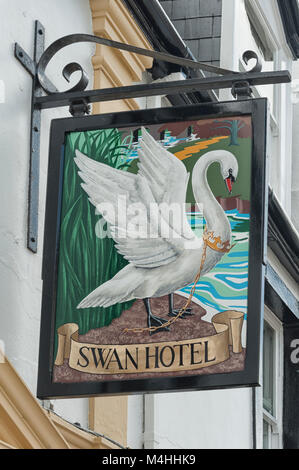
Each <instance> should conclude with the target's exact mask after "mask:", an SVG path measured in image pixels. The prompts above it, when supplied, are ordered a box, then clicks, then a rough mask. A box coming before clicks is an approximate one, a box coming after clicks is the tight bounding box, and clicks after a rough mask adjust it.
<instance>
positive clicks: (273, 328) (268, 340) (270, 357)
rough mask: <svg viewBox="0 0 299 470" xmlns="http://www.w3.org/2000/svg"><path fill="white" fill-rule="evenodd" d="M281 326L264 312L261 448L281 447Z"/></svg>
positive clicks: (274, 318)
mask: <svg viewBox="0 0 299 470" xmlns="http://www.w3.org/2000/svg"><path fill="white" fill-rule="evenodd" d="M282 339H283V337H282V326H281V324H280V322H279V320H277V319H276V317H275V316H274V315H273V314H272V313H271V312H270V311H269V312H265V322H264V347H263V448H264V449H279V448H281V447H282V400H283V398H282V379H283V370H282V367H283V361H282V358H281V352H282V344H283V343H282Z"/></svg>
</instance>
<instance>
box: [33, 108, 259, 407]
mask: <svg viewBox="0 0 299 470" xmlns="http://www.w3.org/2000/svg"><path fill="white" fill-rule="evenodd" d="M266 110H267V101H266V100H265V99H257V100H245V101H234V102H227V103H208V104H202V105H194V106H193V105H192V106H185V107H179V108H174V107H172V108H162V109H153V110H145V111H144V110H142V111H134V112H123V113H114V114H106V115H94V116H86V117H76V118H66V119H57V120H54V121H53V122H52V126H51V139H50V154H49V170H48V188H47V204H46V220H45V236H44V263H43V302H42V321H41V340H40V361H39V381H38V396H39V397H40V398H46V397H48V398H50V397H59V396H90V395H101V394H119V393H130V392H131V393H137V392H158V391H172V390H173V391H178V390H201V389H214V388H225V387H236V386H255V385H258V384H259V362H260V338H261V334H260V330H261V322H262V309H263V308H262V305H263V282H264V278H263V275H264V244H265V243H264V242H265V208H266V183H265V174H266V171H265V162H266V120H267V119H266V114H267V113H266Z"/></svg>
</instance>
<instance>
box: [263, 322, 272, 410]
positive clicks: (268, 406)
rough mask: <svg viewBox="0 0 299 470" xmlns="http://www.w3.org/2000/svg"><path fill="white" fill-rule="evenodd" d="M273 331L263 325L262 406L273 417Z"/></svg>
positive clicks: (266, 325)
mask: <svg viewBox="0 0 299 470" xmlns="http://www.w3.org/2000/svg"><path fill="white" fill-rule="evenodd" d="M274 335H275V332H274V330H273V329H272V328H271V327H270V326H269V325H268V324H267V323H265V324H264V352H263V406H264V408H265V410H267V411H268V412H269V413H270V414H271V415H272V416H274V380H275V378H274Z"/></svg>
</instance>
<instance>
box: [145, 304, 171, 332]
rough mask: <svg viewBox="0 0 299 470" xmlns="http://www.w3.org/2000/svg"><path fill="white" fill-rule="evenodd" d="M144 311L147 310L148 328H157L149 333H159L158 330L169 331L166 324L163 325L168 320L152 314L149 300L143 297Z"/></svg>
mask: <svg viewBox="0 0 299 470" xmlns="http://www.w3.org/2000/svg"><path fill="white" fill-rule="evenodd" d="M143 302H144V305H145V308H146V311H147V326H148V328H152V327H154V328H157V330H153V331H150V335H153V334H155V333H159V331H170V330H169V328H168V327H167V326H165V327H163V325H164V323H168V320H165V319H164V318H161V317H157V316H156V315H153V314H152V311H151V306H150V301H149V299H143Z"/></svg>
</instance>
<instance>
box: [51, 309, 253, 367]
mask: <svg viewBox="0 0 299 470" xmlns="http://www.w3.org/2000/svg"><path fill="white" fill-rule="evenodd" d="M243 321H244V314H243V313H242V312H238V311H235V310H227V311H225V312H221V313H218V314H216V315H214V316H213V318H212V323H213V325H214V328H215V330H216V334H215V335H212V336H206V337H203V338H195V339H194V338H193V339H191V340H182V341H169V342H161V343H135V344H121V345H116V344H90V343H80V342H79V341H78V337H79V328H78V325H77V324H75V323H66V324H65V325H62V326H61V327H59V328H58V330H57V333H58V350H57V356H56V360H55V365H57V366H59V365H62V364H63V363H64V360H65V359H67V360H68V365H69V367H71V368H72V369H75V370H78V371H80V372H87V373H89V374H111V375H112V374H134V373H135V374H137V373H144V372H159V373H161V372H178V371H182V370H192V369H201V368H204V367H209V366H213V365H215V364H219V363H221V362H224V361H226V360H227V359H228V358H229V356H230V352H229V346H232V351H233V353H241V352H242V343H241V332H242V326H243Z"/></svg>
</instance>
